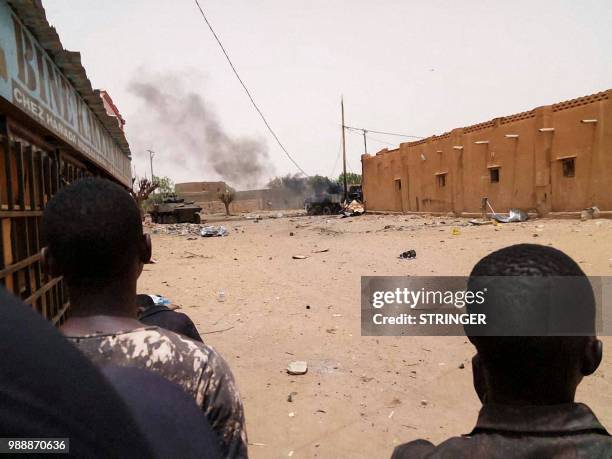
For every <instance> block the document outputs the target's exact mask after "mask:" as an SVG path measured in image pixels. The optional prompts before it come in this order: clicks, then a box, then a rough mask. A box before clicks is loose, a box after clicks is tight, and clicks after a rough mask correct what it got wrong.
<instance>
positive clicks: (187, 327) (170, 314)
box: [136, 294, 203, 343]
mask: <svg viewBox="0 0 612 459" xmlns="http://www.w3.org/2000/svg"><path fill="white" fill-rule="evenodd" d="M136 301H137V302H138V306H139V307H138V320H139V321H141V322H142V323H143V324H145V325H154V326H158V327H161V328H163V329H165V330H170V331H173V332H174V333H178V334H180V335H183V336H186V337H187V338H191V339H192V340H194V341H199V342H200V343H202V342H203V341H202V337H201V336H200V334H199V333H198V329H197V328H196V326H195V324H194V323H193V321H192V320H191V319H190V318H189V316H187V315H186V314H183V313H182V312H176V311H173V310H172V309H170V308H169V307H168V306H166V305H164V304H155V302H154V301H153V298H151V296H150V295H144V294H140V295H137V297H136Z"/></svg>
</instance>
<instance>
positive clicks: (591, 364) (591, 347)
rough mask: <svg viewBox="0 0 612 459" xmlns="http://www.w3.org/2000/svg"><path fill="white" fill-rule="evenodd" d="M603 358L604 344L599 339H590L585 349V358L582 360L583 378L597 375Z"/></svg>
mask: <svg viewBox="0 0 612 459" xmlns="http://www.w3.org/2000/svg"><path fill="white" fill-rule="evenodd" d="M602 358H603V343H602V342H601V340H598V339H597V338H593V339H590V340H589V342H588V344H587V345H586V347H585V349H584V357H583V360H582V368H581V373H582V375H583V376H589V375H591V374H593V373H595V370H597V367H599V364H600V363H601V359H602Z"/></svg>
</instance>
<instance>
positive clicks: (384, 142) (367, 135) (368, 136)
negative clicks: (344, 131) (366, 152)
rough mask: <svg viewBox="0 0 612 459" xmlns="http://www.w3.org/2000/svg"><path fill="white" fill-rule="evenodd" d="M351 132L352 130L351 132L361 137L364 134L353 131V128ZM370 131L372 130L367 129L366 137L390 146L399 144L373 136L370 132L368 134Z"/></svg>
mask: <svg viewBox="0 0 612 459" xmlns="http://www.w3.org/2000/svg"><path fill="white" fill-rule="evenodd" d="M349 132H350V133H351V134H354V135H356V136H359V137H361V136H362V135H363V134H362V133H360V132H357V131H351V130H349ZM368 132H370V131H366V137H367V138H368V139H369V140H374V141H375V142H379V143H383V144H385V145H389V146H391V147H397V144H396V143H390V142H386V141H384V140H380V139H377V138H376V137H372V136H371V135H369V134H368Z"/></svg>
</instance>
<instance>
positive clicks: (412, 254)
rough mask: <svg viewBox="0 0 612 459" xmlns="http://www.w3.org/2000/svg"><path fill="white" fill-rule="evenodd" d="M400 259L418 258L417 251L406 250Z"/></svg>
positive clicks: (400, 255)
mask: <svg viewBox="0 0 612 459" xmlns="http://www.w3.org/2000/svg"><path fill="white" fill-rule="evenodd" d="M399 258H405V259H410V258H416V250H406V251H405V252H402V253H400V254H399Z"/></svg>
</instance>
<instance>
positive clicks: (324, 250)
mask: <svg viewBox="0 0 612 459" xmlns="http://www.w3.org/2000/svg"><path fill="white" fill-rule="evenodd" d="M324 252H329V249H320V250H313V251H312V253H324Z"/></svg>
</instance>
